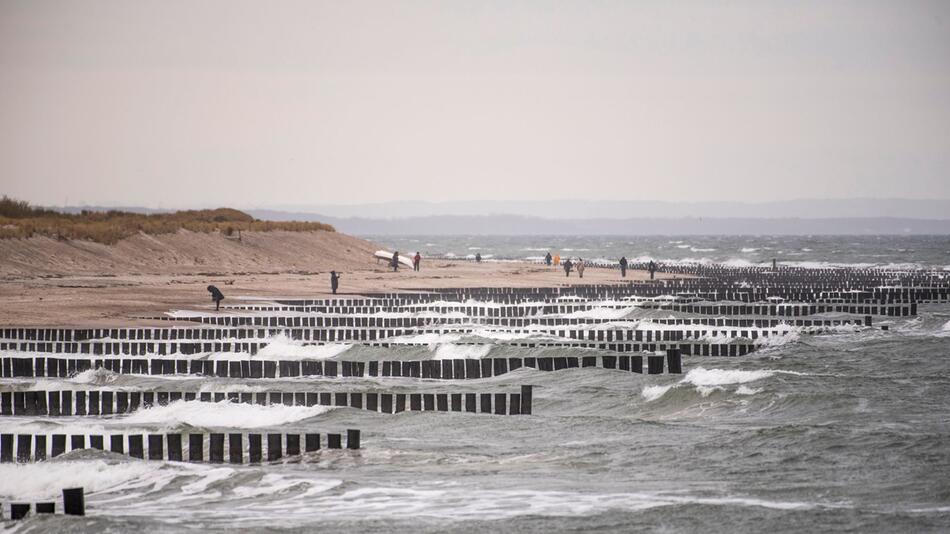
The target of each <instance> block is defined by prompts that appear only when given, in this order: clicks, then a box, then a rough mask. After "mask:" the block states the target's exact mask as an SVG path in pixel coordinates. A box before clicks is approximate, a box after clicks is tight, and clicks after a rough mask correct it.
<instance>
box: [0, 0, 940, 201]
mask: <svg viewBox="0 0 950 534" xmlns="http://www.w3.org/2000/svg"><path fill="white" fill-rule="evenodd" d="M0 192H2V193H7V194H10V195H13V196H16V197H19V198H24V199H28V200H30V201H34V202H38V203H43V204H52V205H61V204H64V203H67V202H68V203H69V204H73V205H75V204H82V203H86V204H110V203H111V204H125V205H141V206H150V207H177V206H195V205H233V206H238V207H254V206H268V205H288V204H333V203H358V202H379V201H390V200H429V201H444V200H465V199H500V200H547V199H563V198H583V199H591V200H597V199H610V200H644V199H663V200H677V199H685V200H691V201H700V200H727V199H743V200H751V201H760V200H781V199H791V198H802V197H823V198H843V197H910V198H950V2H946V1H942V2H941V1H937V2H911V1H903V0H895V1H892V2H871V1H867V0H861V1H856V2H838V1H826V0H822V1H816V2H791V1H789V2H765V1H761V0H754V1H750V2H709V1H697V2H668V1H657V2H634V1H628V2H598V1H591V0H585V1H577V2H554V1H549V2H540V1H539V2H517V1H513V0H502V1H497V2H492V1H432V2H426V1H398V2H397V1H392V0H384V1H383V0H381V1H378V2H362V1H352V0H347V1H333V2H318V1H314V0H306V1H287V0H281V1H277V2H265V1H261V2H245V1H236V0H222V1H170V0H161V1H133V0H118V1H97V0H81V1H45V0H26V1H11V0H0Z"/></svg>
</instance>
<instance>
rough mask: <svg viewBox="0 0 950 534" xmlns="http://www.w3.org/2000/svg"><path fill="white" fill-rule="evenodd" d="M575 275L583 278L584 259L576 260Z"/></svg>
mask: <svg viewBox="0 0 950 534" xmlns="http://www.w3.org/2000/svg"><path fill="white" fill-rule="evenodd" d="M577 275H578V276H580V277H581V278H584V258H577Z"/></svg>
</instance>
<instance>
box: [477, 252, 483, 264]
mask: <svg viewBox="0 0 950 534" xmlns="http://www.w3.org/2000/svg"><path fill="white" fill-rule="evenodd" d="M481 262H482V253H481V252H476V253H475V263H481Z"/></svg>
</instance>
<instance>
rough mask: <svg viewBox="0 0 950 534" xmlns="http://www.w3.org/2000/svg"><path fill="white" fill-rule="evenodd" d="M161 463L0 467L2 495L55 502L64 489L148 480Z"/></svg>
mask: <svg viewBox="0 0 950 534" xmlns="http://www.w3.org/2000/svg"><path fill="white" fill-rule="evenodd" d="M159 469H161V463H157V464H156V463H147V462H137V461H124V462H112V461H109V462H107V461H105V460H86V461H71V462H58V461H53V462H41V463H35V464H19V465H14V464H0V495H3V496H6V497H9V498H13V499H17V500H20V501H31V500H40V499H53V498H56V497H58V496H59V495H60V492H61V491H62V488H72V487H82V488H84V489H85V490H86V493H93V492H97V491H102V490H107V489H110V488H112V487H115V486H117V485H119V484H122V483H124V482H127V481H130V480H135V479H139V478H143V477H146V476H148V475H150V474H152V473H154V472H156V471H158V470H159Z"/></svg>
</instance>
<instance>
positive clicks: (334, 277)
mask: <svg viewBox="0 0 950 534" xmlns="http://www.w3.org/2000/svg"><path fill="white" fill-rule="evenodd" d="M340 274H341V273H337V272H336V271H330V290H332V291H333V294H334V295H336V290H337V288H339V287H340Z"/></svg>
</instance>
